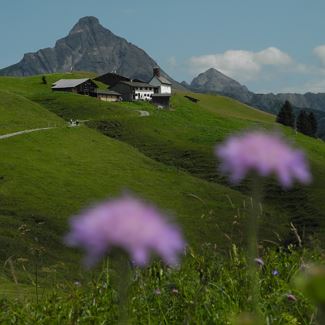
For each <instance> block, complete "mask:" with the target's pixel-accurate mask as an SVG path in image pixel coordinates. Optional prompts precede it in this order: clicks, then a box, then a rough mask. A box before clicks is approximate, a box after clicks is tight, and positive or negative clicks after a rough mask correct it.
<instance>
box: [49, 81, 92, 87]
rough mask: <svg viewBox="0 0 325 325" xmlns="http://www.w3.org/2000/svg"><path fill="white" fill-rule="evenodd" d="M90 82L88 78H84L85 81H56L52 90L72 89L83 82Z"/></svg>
mask: <svg viewBox="0 0 325 325" xmlns="http://www.w3.org/2000/svg"><path fill="white" fill-rule="evenodd" d="M88 80H90V79H89V78H85V79H60V80H58V81H56V82H55V83H54V84H53V87H52V89H58V88H60V89H61V88H74V87H77V86H79V85H81V84H83V83H84V82H86V81H88Z"/></svg>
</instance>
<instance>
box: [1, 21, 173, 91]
mask: <svg viewBox="0 0 325 325" xmlns="http://www.w3.org/2000/svg"><path fill="white" fill-rule="evenodd" d="M155 66H157V63H156V62H155V61H154V60H153V59H152V58H151V57H150V56H149V55H148V54H147V53H146V52H145V51H143V50H142V49H140V48H138V47H137V46H135V45H133V44H131V43H129V42H128V41H126V40H125V39H124V38H121V37H118V36H116V35H114V34H113V33H112V32H111V31H109V30H108V29H106V28H104V27H103V26H102V25H101V24H100V23H99V21H98V19H97V18H95V17H84V18H81V19H80V20H79V22H78V23H77V24H76V25H75V26H74V27H73V28H72V30H71V31H70V33H69V35H68V36H67V37H65V38H62V39H60V40H58V41H57V42H56V44H55V47H54V48H46V49H42V50H39V51H37V52H36V53H28V54H25V55H24V57H23V59H22V60H21V61H20V62H19V63H17V64H15V65H12V66H10V67H7V68H5V69H2V70H0V75H10V76H30V75H35V74H45V73H54V72H70V71H71V69H72V70H74V71H91V72H96V73H97V74H103V73H106V72H113V71H114V72H116V73H118V74H121V75H125V76H127V77H129V78H137V79H141V80H145V81H147V80H149V79H150V78H151V77H152V69H153V67H155ZM162 75H164V76H165V77H167V78H168V79H170V80H171V81H172V82H173V80H172V79H171V78H170V77H169V76H168V75H167V74H166V73H164V72H163V71H162ZM174 84H175V85H176V84H177V83H176V82H174Z"/></svg>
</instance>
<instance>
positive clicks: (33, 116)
mask: <svg viewBox="0 0 325 325" xmlns="http://www.w3.org/2000/svg"><path fill="white" fill-rule="evenodd" d="M0 117H1V119H0V135H1V134H6V133H10V132H15V131H21V130H25V129H33V128H43V127H48V126H59V125H60V126H62V125H63V124H64V121H63V120H62V119H60V118H58V116H57V115H55V114H51V113H50V112H49V111H48V110H46V109H44V108H43V107H42V106H40V105H38V104H37V103H35V102H33V101H30V100H28V99H27V98H25V97H23V96H20V95H16V94H11V93H8V92H6V91H2V90H0Z"/></svg>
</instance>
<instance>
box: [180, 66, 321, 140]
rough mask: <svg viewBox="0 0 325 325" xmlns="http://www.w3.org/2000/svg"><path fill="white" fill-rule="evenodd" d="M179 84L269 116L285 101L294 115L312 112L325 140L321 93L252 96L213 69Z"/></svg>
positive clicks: (243, 87) (240, 85)
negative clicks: (190, 80) (230, 100)
mask: <svg viewBox="0 0 325 325" xmlns="http://www.w3.org/2000/svg"><path fill="white" fill-rule="evenodd" d="M182 84H183V85H184V86H186V85H187V87H188V88H189V89H190V90H192V91H195V92H204V93H215V94H220V95H223V96H228V97H231V98H234V99H237V100H239V101H241V102H243V103H245V104H247V105H250V106H252V107H256V108H259V109H261V110H263V111H266V112H269V113H272V114H277V113H278V111H279V109H280V108H281V106H282V105H283V103H284V102H285V101H286V100H288V101H289V102H290V103H291V104H292V106H293V107H294V110H295V111H296V112H298V111H299V110H300V109H306V110H308V111H313V112H314V114H315V115H316V118H317V120H318V124H319V136H320V137H322V138H323V139H325V93H318V94H313V93H306V94H290V93H283V94H272V93H269V94H255V93H253V92H251V91H249V90H248V89H247V87H246V86H244V85H242V84H240V83H239V82H238V81H236V80H234V79H231V78H229V77H227V76H226V75H224V74H222V73H221V72H220V71H218V70H216V69H213V68H211V69H208V70H207V71H205V72H203V73H200V74H199V75H198V76H197V77H195V78H194V79H193V80H192V82H191V84H190V85H189V84H186V83H184V82H183V83H182Z"/></svg>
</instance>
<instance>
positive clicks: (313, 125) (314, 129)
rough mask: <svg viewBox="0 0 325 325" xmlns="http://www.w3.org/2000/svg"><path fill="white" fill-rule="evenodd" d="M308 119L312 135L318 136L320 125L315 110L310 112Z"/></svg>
mask: <svg viewBox="0 0 325 325" xmlns="http://www.w3.org/2000/svg"><path fill="white" fill-rule="evenodd" d="M308 119H309V124H310V136H312V137H316V134H317V128H318V126H317V120H316V117H315V115H314V113H313V112H310V113H309V116H308Z"/></svg>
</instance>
